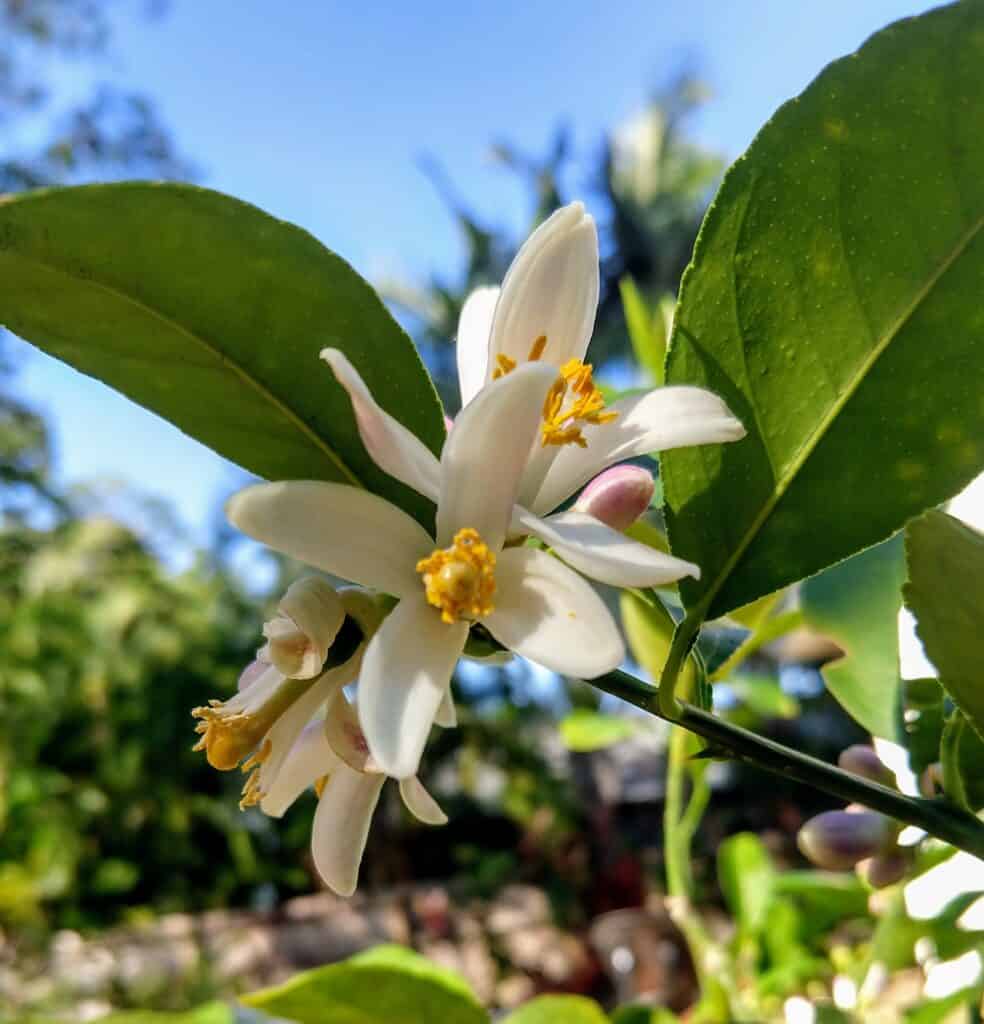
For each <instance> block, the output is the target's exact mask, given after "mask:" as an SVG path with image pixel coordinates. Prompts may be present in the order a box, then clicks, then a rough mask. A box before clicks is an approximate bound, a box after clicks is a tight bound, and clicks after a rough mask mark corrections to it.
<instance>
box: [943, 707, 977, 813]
mask: <svg viewBox="0 0 984 1024" xmlns="http://www.w3.org/2000/svg"><path fill="white" fill-rule="evenodd" d="M940 763H941V765H942V768H943V792H944V793H946V795H947V797H948V798H949V799H950V800H952V801H953V802H954V803H957V804H959V805H960V806H961V807H964V808H966V809H967V810H968V811H970V812H971V813H976V812H977V811H978V810H980V809H981V808H982V807H984V740H982V739H981V737H980V736H979V735H978V734H977V732H976V730H975V729H973V728H972V726H971V725H970V723H969V722H968V721H967V718H966V716H965V715H964V714H963V713H962V712H961V711H959V710H957V709H954V710H953V711H952V712H951V713H950V715H949V716H948V717H947V719H946V722H945V724H944V726H943V736H942V738H941V740H940Z"/></svg>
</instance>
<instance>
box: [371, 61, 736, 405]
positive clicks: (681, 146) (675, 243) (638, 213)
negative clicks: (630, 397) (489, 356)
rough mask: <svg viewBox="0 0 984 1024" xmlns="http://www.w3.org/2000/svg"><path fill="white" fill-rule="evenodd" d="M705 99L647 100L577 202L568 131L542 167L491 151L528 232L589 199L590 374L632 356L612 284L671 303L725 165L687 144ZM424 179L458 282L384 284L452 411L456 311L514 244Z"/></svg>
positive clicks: (447, 187) (429, 163)
mask: <svg viewBox="0 0 984 1024" xmlns="http://www.w3.org/2000/svg"><path fill="white" fill-rule="evenodd" d="M706 98H707V91H706V89H705V87H704V86H703V85H702V84H701V82H700V81H699V80H698V79H697V78H696V77H694V76H693V75H692V74H690V73H681V74H679V75H678V76H677V77H675V78H673V79H672V80H671V81H670V82H669V83H668V84H667V85H666V86H664V87H662V88H660V89H658V90H656V91H655V92H654V94H653V96H652V99H651V100H650V102H649V104H648V105H647V106H646V107H645V109H644V110H642V111H641V112H640V113H639V114H638V115H637V116H635V117H633V118H632V119H630V120H629V121H627V122H625V123H624V124H622V125H619V126H616V128H615V129H614V130H613V131H611V132H610V133H608V134H607V135H606V137H605V138H604V140H603V142H602V145H601V148H600V152H597V153H596V154H595V156H594V157H593V159H592V163H591V166H590V167H589V169H588V174H587V186H586V187H582V188H578V189H576V190H573V191H572V190H571V189H570V188H569V187H568V185H567V182H568V181H569V180H571V178H572V177H576V174H575V175H572V173H571V170H572V164H573V162H574V159H575V154H574V148H573V145H572V143H571V139H570V133H569V131H568V130H567V129H566V128H565V127H564V126H561V127H559V128H558V129H557V131H556V132H555V134H554V137H553V139H552V140H551V142H550V145H549V146H548V147H547V149H546V154H545V155H544V156H543V157H537V156H531V155H530V154H528V153H524V152H522V151H521V150H519V149H517V148H516V147H515V146H512V145H510V144H509V143H505V142H502V143H497V144H496V145H495V146H493V148H492V155H493V157H494V158H495V159H496V160H497V161H498V162H499V163H501V164H502V165H503V166H504V167H506V168H508V169H509V170H510V171H511V172H513V173H514V174H516V175H517V176H518V177H519V178H520V179H521V181H522V182H523V184H524V185H525V187H526V189H527V191H528V193H529V195H530V197H531V207H532V216H531V221H530V225H529V230H530V231H531V230H532V229H533V228H534V227H536V225H537V224H539V223H540V222H542V221H543V220H545V219H546V218H547V217H548V216H549V215H550V214H551V213H552V212H553V211H554V210H555V209H557V207H558V206H561V205H563V204H564V203H566V202H569V201H570V200H571V199H573V198H575V194H576V195H579V196H584V195H587V196H588V198H589V201H590V200H593V201H592V202H591V206H592V209H593V211H594V212H595V214H596V216H598V218H599V230H600V236H601V244H602V254H603V256H602V281H601V299H600V305H599V310H598V320H597V323H596V328H595V334H594V340H593V342H592V347H591V356H592V360H593V362H594V363H595V365H596V366H603V365H604V364H606V363H609V362H613V361H617V360H623V361H626V362H627V361H628V360H629V359H630V357H631V350H630V347H629V342H628V335H627V332H626V329H625V320H624V315H623V312H622V303H621V300H620V298H619V292H618V282H619V280H621V279H622V278H623V277H625V276H627V275H628V276H631V277H632V278H633V279H634V280H635V282H636V284H637V286H638V287H639V289H640V291H641V293H642V295H643V296H644V297H645V298H646V299H647V300H649V301H650V302H651V303H655V302H656V301H657V300H658V299H660V298H661V297H663V296H664V295H667V294H669V295H671V296H675V295H676V291H677V288H678V286H679V283H680V277H681V275H682V274H683V271H684V268H685V267H686V265H687V263H688V262H689V260H690V254H691V251H692V249H693V244H694V240H695V239H696V237H697V231H698V229H699V227H700V223H701V220H702V218H703V215H704V210H705V208H706V206H707V203H708V201H709V199H710V197H711V194H712V191H713V188H714V186H715V185H716V183H717V181H718V179H719V178H720V176H721V174H722V172H723V170H724V166H725V165H724V161H723V160H722V158H721V157H720V156H718V155H716V154H713V153H709V152H707V151H706V150H704V149H703V148H702V147H700V146H698V145H697V144H696V143H694V142H693V141H692V140H691V139H689V138H688V136H687V132H686V128H687V122H688V120H689V119H690V117H691V116H692V115H693V114H694V112H695V111H696V110H697V109H698V108H699V106H700V105H701V104H702V103H703V102H704V101H705V100H706ZM423 168H424V171H425V173H426V174H427V175H428V177H429V178H430V179H431V180H432V181H433V182H434V184H435V187H436V188H437V190H438V192H439V194H440V195H441V197H442V198H443V199H444V201H445V203H446V204H447V206H448V209H449V210H450V211H451V213H452V215H453V216H454V218H455V221H456V222H457V224H458V227H459V229H460V231H461V233H462V235H463V238H464V241H465V261H464V271H463V273H461V274H460V275H459V276H458V277H457V278H456V279H455V280H454V281H448V280H446V279H444V278H443V277H441V276H439V275H434V276H432V277H431V278H430V280H429V281H427V282H426V284H425V285H424V286H423V287H422V288H415V287H413V286H409V285H407V284H405V283H393V282H388V283H386V284H385V285H384V293H385V294H386V295H387V296H388V297H389V298H390V299H392V300H393V301H394V302H395V303H396V304H397V305H398V306H399V307H401V308H402V309H403V310H405V311H406V312H407V313H409V314H410V316H411V318H412V320H413V324H412V326H413V328H414V329H415V332H416V336H417V338H418V341H419V342H420V343H421V345H422V346H423V347H424V349H425V351H426V352H427V355H428V359H429V362H430V365H431V368H432V370H433V371H434V373H435V376H436V377H437V380H438V386H439V390H440V391H441V394H442V398H443V399H444V401H445V404H446V405H447V407H448V408H449V409H452V410H454V409H457V407H458V398H457V384H456V377H455V368H454V352H453V349H451V348H450V345H451V343H452V342H453V340H454V337H455V333H456V331H457V323H458V315H459V314H460V312H461V306H462V304H463V303H464V300H465V297H466V296H467V295H468V293H469V292H470V291H471V290H472V289H473V288H475V287H478V286H479V285H482V284H490V283H492V284H497V283H498V282H499V281H501V279H502V277H503V275H504V274H505V272H506V269H507V268H508V266H509V263H510V261H511V260H512V257H513V256H514V255H515V252H516V249H517V248H518V243H517V241H516V240H515V239H514V238H510V237H508V236H507V235H506V234H505V233H504V232H502V231H498V230H496V229H494V228H492V227H489V226H487V225H486V224H484V223H483V221H482V219H481V217H480V216H479V215H478V214H477V213H475V212H474V211H473V209H471V208H470V207H469V205H468V204H467V202H465V201H464V200H463V199H462V198H461V196H460V195H459V194H458V192H457V190H456V189H455V188H454V186H453V184H452V183H451V182H449V181H448V179H447V176H446V175H445V174H444V173H443V171H442V169H441V167H440V166H439V164H437V163H436V162H435V161H434V160H431V159H428V160H426V161H425V162H424V165H423ZM527 233H528V232H527Z"/></svg>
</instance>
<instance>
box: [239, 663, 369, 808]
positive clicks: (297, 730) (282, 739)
mask: <svg viewBox="0 0 984 1024" xmlns="http://www.w3.org/2000/svg"><path fill="white" fill-rule="evenodd" d="M360 660H361V652H360V654H357V655H355V656H354V657H352V658H350V659H349V660H348V661H347V662H345V664H344V665H339V666H338V667H337V668H333V669H329V670H328V671H327V672H326V673H325V674H324V675H323V676H321V678H320V679H316V680H315V681H314V682H313V683H312V684H311V687H310V689H308V690H307V691H306V692H305V693H304V694H303V695H302V696H300V697H298V698H297V700H296V701H294V703H293V704H291V706H290V707H289V708H288V709H287V710H286V711H285V712H284V713H283V714H282V715H281V716H280V717H279V718H278V719H277V720H276V722H274V723H273V725H272V726H271V727H270V730H269V731H268V732H267V734H266V736H264V737H263V743H264V744H265V743H267V742H269V744H270V753H269V754H268V755H267V757H266V759H265V760H264V761H263V762H262V763H261V764H260V767H259V788H260V795H261V796H260V798H261V800H262V798H263V796H264V795H265V794H267V793H269V792H271V791H272V790H273V789H274V787H275V786H276V783H277V780H278V779H279V777H280V772H281V770H282V769H283V766H284V764H285V762H286V760H287V758H288V757H289V756H290V752H291V749H292V748H293V746H294V744H295V743H296V742H297V737H298V736H300V734H301V731H302V730H303V729H304V727H305V726H306V725H307V724H308V722H310V721H311V719H312V718H314V716H315V715H316V714H317V713H318V712H319V711H320V710H321V707H322V705H323V704H324V703H325V702H326V701H327V700H329V699H330V698H331V697H332V696H333V695H334V694H335V692H336V691H338V690H340V689H341V688H342V687H343V686H345V685H346V684H348V683H350V682H351V681H352V680H353V679H354V678H355V676H356V674H357V673H358V671H359V662H360Z"/></svg>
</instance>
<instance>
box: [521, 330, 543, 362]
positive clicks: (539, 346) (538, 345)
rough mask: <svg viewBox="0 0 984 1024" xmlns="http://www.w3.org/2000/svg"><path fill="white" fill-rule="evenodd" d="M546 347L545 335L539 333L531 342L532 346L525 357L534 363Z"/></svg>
mask: <svg viewBox="0 0 984 1024" xmlns="http://www.w3.org/2000/svg"><path fill="white" fill-rule="evenodd" d="M546 347H547V336H546V335H545V334H541V335H540V337H539V338H537V339H536V341H534V342H533V347H532V348H531V349H530V354H529V355H528V356H527V357H526V358H527V359H528V360H529V361H530V362H531V363H535V362H536V361H537V360H538V359H539V358H540V356H542V355H543V350H544V349H545V348H546Z"/></svg>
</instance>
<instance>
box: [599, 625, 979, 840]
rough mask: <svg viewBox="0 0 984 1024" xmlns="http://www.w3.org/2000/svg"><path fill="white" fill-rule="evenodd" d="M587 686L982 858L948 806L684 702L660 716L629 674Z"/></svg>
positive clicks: (969, 820)
mask: <svg viewBox="0 0 984 1024" xmlns="http://www.w3.org/2000/svg"><path fill="white" fill-rule="evenodd" d="M675 643H676V638H674V644H675ZM591 682H592V684H593V685H595V686H597V687H598V688H599V689H601V690H604V691H605V692H606V693H611V694H613V695H614V696H616V697H621V698H622V700H625V701H628V702H629V703H630V704H634V705H635V706H636V707H638V708H642V709H643V710H644V711H648V712H649V713H650V714H652V715H656V716H657V717H659V718H666V719H667V720H669V721H672V722H675V723H676V724H678V725H682V726H683V727H684V728H685V729H689V730H690V732H694V733H697V735H698V736H703V737H704V739H706V740H709V741H710V742H711V744H713V745H714V746H715V747H718V748H720V749H722V750H724V751H727V752H728V753H729V754H730V755H731V756H732V757H734V758H736V759H737V760H741V761H746V762H748V763H749V764H754V765H756V766H757V767H759V768H764V769H765V770H766V771H770V772H774V773H776V774H777V775H782V776H785V777H786V778H791V779H795V780H796V781H797V782H802V783H805V784H806V785H808V786H812V787H813V788H814V789H820V790H823V791H824V792H825V793H830V794H831V795H832V796H836V797H838V798H839V799H841V800H843V801H844V802H845V803H858V804H863V805H864V806H865V807H868V808H870V809H871V810H874V811H879V812H881V813H882V814H885V815H887V816H888V817H890V818H895V819H896V820H897V821H901V822H904V823H905V824H907V825H915V826H917V827H918V828H921V829H924V830H925V831H926V832H929V833H930V835H934V836H937V837H938V838H940V839H943V840H945V841H946V842H948V843H952V844H953V845H954V846H956V847H958V848H959V849H961V850H966V851H967V852H968V853H972V854H973V855H974V856H975V857H984V824H982V823H981V822H980V821H978V819H977V818H975V817H974V816H973V815H972V814H969V813H967V812H965V811H961V810H960V809H958V808H956V807H953V806H952V805H949V804H946V803H944V802H942V801H940V800H924V799H921V798H919V797H912V796H905V795H904V794H902V793H898V792H896V791H895V790H893V789H889V788H888V787H887V786H881V785H879V784H878V783H877V782H869V781H868V780H867V779H863V778H861V776H859V775H852V774H851V773H850V772H845V771H843V770H842V769H840V768H837V767H835V766H834V765H830V764H827V763H826V762H825V761H819V760H817V758H815V757H811V756H810V755H809V754H804V753H801V752H800V751H798V750H793V749H791V748H789V747H784V746H783V745H782V744H781V743H776V742H774V741H773V740H769V739H766V738H765V737H764V736H758V735H756V734H755V733H753V732H749V731H748V730H747V729H742V728H741V727H740V726H737V725H734V724H732V723H731V722H727V721H725V720H724V719H722V718H718V717H716V716H715V715H712V714H709V713H708V712H706V711H701V710H700V709H699V708H695V707H693V705H691V704H686V703H684V702H682V701H675V702H674V703H675V707H674V711H673V714H672V715H667V714H664V712H663V710H662V708H661V707H660V700H659V693H658V691H657V689H656V688H655V687H653V686H650V685H648V684H647V683H644V682H643V681H642V680H641V679H636V677H635V676H633V675H630V674H629V673H628V672H622V671H620V670H617V669H616V670H615V671H614V672H609V673H608V674H607V675H603V676H599V677H598V678H597V679H592V680H591Z"/></svg>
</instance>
